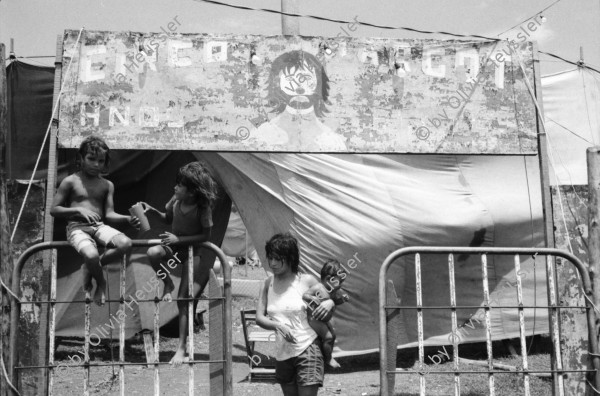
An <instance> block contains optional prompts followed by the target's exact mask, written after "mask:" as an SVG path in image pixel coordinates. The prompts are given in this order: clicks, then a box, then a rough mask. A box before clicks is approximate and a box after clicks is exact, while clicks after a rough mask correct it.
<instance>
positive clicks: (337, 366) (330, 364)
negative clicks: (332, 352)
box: [326, 358, 342, 369]
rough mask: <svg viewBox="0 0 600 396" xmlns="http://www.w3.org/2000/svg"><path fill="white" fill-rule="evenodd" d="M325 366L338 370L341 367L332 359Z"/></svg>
mask: <svg viewBox="0 0 600 396" xmlns="http://www.w3.org/2000/svg"><path fill="white" fill-rule="evenodd" d="M326 364H327V365H328V366H329V367H331V368H332V369H339V368H341V367H342V366H340V364H339V363H338V362H337V361H336V360H335V359H334V358H331V360H330V361H328V362H327V363H326Z"/></svg>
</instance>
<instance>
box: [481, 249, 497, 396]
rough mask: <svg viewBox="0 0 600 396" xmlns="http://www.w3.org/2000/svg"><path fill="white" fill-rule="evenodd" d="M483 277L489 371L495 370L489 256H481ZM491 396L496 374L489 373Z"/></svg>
mask: <svg viewBox="0 0 600 396" xmlns="http://www.w3.org/2000/svg"><path fill="white" fill-rule="evenodd" d="M481 275H482V279H483V305H484V306H485V345H486V349H487V357H488V370H493V369H494V355H493V354H494V349H493V348H492V318H491V315H490V287H489V284H488V273H487V255H486V254H485V253H484V254H482V255H481ZM488 385H489V388H490V396H494V395H495V393H496V389H495V388H494V373H491V372H490V373H488Z"/></svg>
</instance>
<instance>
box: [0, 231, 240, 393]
mask: <svg viewBox="0 0 600 396" xmlns="http://www.w3.org/2000/svg"><path fill="white" fill-rule="evenodd" d="M194 242H196V245H197V246H199V247H202V248H206V249H210V250H212V251H214V252H215V253H216V254H217V256H218V257H219V260H220V261H221V263H227V260H226V258H225V255H224V253H223V251H222V250H221V249H219V248H218V247H217V246H215V245H214V244H212V243H210V242H202V243H198V242H199V236H189V237H180V238H179V242H177V243H175V244H174V245H188V281H189V284H188V290H189V294H188V297H187V298H183V299H173V301H177V300H184V301H187V302H188V351H187V352H188V355H189V361H186V362H185V363H184V365H188V394H189V395H193V394H194V365H195V364H211V365H212V364H218V365H220V366H221V368H222V371H221V372H220V373H222V374H220V375H222V379H223V381H222V387H221V386H219V388H220V389H219V390H218V391H219V392H222V394H224V395H227V396H231V395H232V394H233V388H232V387H233V385H232V357H231V356H232V355H231V354H232V333H231V331H232V326H231V267H230V266H228V265H222V266H221V267H222V268H223V293H222V296H220V297H209V298H202V299H203V300H221V301H222V302H223V304H222V318H223V327H224V329H223V338H222V342H223V345H222V355H223V356H222V359H217V360H202V361H195V360H194V338H193V337H194V320H193V318H194V312H193V311H194V300H195V298H194V296H193V293H194V292H193V290H194V288H193V282H194V273H193V272H194V265H193V260H194V254H193V245H192V244H193V243H194ZM160 244H161V240H160V239H140V240H132V247H142V246H155V245H160ZM65 248H71V245H70V244H69V243H68V242H66V241H54V242H42V243H38V244H36V245H33V246H31V247H30V248H28V249H27V250H25V252H23V253H22V254H21V256H20V257H19V259H18V261H17V264H16V265H15V267H14V269H13V278H12V291H13V292H15V293H16V294H17V295H18V291H19V290H20V282H21V272H22V270H23V267H24V265H25V263H26V262H27V259H28V258H29V257H30V256H31V255H33V254H34V253H37V252H39V251H42V250H48V249H65ZM126 261H127V258H126V256H123V258H122V261H121V266H120V281H119V285H120V287H119V300H106V301H107V302H118V303H119V304H120V310H123V312H125V311H124V310H125V304H132V301H131V300H129V301H128V300H126V299H125V290H126V277H125V270H126V265H127V262H126ZM56 276H57V272H56V260H52V266H51V273H50V299H49V301H27V302H21V301H19V300H17V299H16V298H15V297H14V296H11V318H10V319H11V323H10V353H9V367H10V369H11V381H12V382H13V384H15V385H17V383H18V382H17V381H16V378H17V376H16V372H17V370H25V369H40V368H41V369H47V370H49V384H48V394H49V395H52V394H53V382H54V370H55V369H56V368H57V367H58V366H59V365H55V362H54V346H55V339H54V338H55V327H56V304H67V303H83V304H85V325H84V329H85V330H84V332H85V334H84V339H85V341H84V361H83V364H81V365H79V367H83V369H84V378H83V379H84V381H83V393H84V395H88V394H89V380H90V367H100V366H119V388H120V395H122V396H124V395H125V372H124V369H125V366H131V365H134V366H146V365H153V366H154V395H159V393H160V375H159V366H160V365H164V364H169V363H167V362H159V361H158V357H159V350H160V337H159V334H160V333H159V317H160V309H159V302H160V300H159V299H158V298H157V297H155V298H154V299H139V300H133V301H137V302H154V355H155V361H154V362H147V363H132V362H126V361H125V320H122V321H121V320H119V361H118V362H111V363H90V360H89V346H90V304H91V300H90V299H89V298H86V300H84V301H57V300H56ZM211 294H212V292H211ZM22 304H50V312H49V315H50V318H49V321H48V327H49V332H48V333H49V359H48V364H47V365H43V366H21V367H17V366H16V362H17V354H16V351H17V341H18V339H17V331H18V324H19V318H20V308H21V305H22ZM211 341H212V340H211ZM74 367H77V366H74ZM211 371H212V370H211ZM211 379H213V380H214V378H211ZM211 382H212V381H211ZM219 385H221V384H219Z"/></svg>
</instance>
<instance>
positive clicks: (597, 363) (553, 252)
mask: <svg viewBox="0 0 600 396" xmlns="http://www.w3.org/2000/svg"><path fill="white" fill-rule="evenodd" d="M420 253H427V254H430V253H433V254H435V253H438V254H439V253H442V254H457V253H458V254H460V253H465V254H499V255H513V254H528V255H529V254H530V255H534V254H538V255H544V256H557V257H562V258H563V259H566V260H568V261H570V262H571V263H573V265H574V266H575V268H577V271H578V272H579V275H580V276H581V281H582V283H583V289H584V293H585V294H586V296H587V297H588V298H586V299H585V300H586V301H585V304H586V307H587V309H586V311H587V312H586V314H587V321H588V338H589V348H590V351H589V353H588V355H589V356H590V359H591V362H592V366H593V370H594V371H595V373H594V380H593V384H594V387H595V388H596V389H600V371H599V370H600V354H598V340H597V339H596V336H595V328H594V323H595V317H596V315H595V312H594V309H593V307H592V305H591V303H590V300H589V298H591V296H592V287H591V281H590V276H589V273H588V272H587V269H586V267H585V265H584V264H583V263H582V262H581V260H579V259H578V258H577V257H576V256H574V255H572V254H571V253H569V252H566V251H564V250H560V249H555V248H507V247H490V248H481V247H479V248H474V247H447V246H413V247H407V248H402V249H398V250H396V251H394V252H392V253H390V254H389V255H388V256H387V257H386V258H385V260H384V262H383V264H382V265H381V268H380V270H379V284H378V287H379V370H380V373H379V379H380V392H381V394H382V395H388V394H389V389H388V384H387V379H386V376H387V374H388V373H393V374H396V373H398V372H397V370H395V371H388V370H387V368H386V366H387V364H386V363H387V350H386V338H387V326H386V315H385V310H386V308H387V306H386V304H385V303H386V298H385V296H386V289H387V285H386V275H387V270H388V268H389V267H390V265H391V264H392V263H393V262H394V261H396V260H397V259H398V258H400V257H402V256H406V255H409V254H415V255H416V254H420ZM546 266H547V271H548V270H552V269H553V265H552V260H551V258H550V257H547V259H546ZM550 281H551V282H549V283H552V284H548V288H551V287H554V279H553V277H551V279H550ZM549 291H550V289H549ZM550 297H552V295H550ZM554 297H555V298H556V295H555V294H554ZM550 306H551V308H552V309H553V310H554V312H556V310H557V309H558V307H557V306H556V300H554V301H550ZM446 308H448V307H446ZM487 309H489V306H488V307H487ZM590 324H592V326H590ZM556 325H558V323H556ZM554 328H555V327H554V326H553V331H554ZM557 328H558V327H557V326H556V329H557ZM557 346H558V347H560V343H559V341H558V340H557V341H555V348H556V347H557ZM558 351H560V349H558ZM553 360H556V361H557V362H560V359H553ZM559 364H560V366H558V367H560V369H557V370H550V371H552V372H555V373H566V372H573V370H563V369H562V362H560V363H559ZM544 371H545V372H548V370H544ZM579 371H582V370H579ZM583 371H586V370H583ZM529 372H533V371H531V370H530V371H529ZM558 377H560V378H562V375H558ZM558 381H560V383H562V381H561V379H558Z"/></svg>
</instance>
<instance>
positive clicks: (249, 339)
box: [240, 309, 275, 382]
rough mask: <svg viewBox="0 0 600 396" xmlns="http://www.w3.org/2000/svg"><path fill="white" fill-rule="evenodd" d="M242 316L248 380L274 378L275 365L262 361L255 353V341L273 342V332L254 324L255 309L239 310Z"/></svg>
mask: <svg viewBox="0 0 600 396" xmlns="http://www.w3.org/2000/svg"><path fill="white" fill-rule="evenodd" d="M240 315H241V317H242V329H243V331H244V341H245V343H246V353H247V358H248V367H249V369H250V371H249V373H248V382H251V381H252V377H255V378H257V377H260V378H262V379H274V378H275V365H274V364H269V363H266V362H263V361H262V359H261V358H260V356H258V355H257V354H256V353H255V349H254V347H255V343H257V342H275V332H274V331H271V330H264V329H262V328H260V327H258V326H257V325H256V310H255V309H242V310H240Z"/></svg>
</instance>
